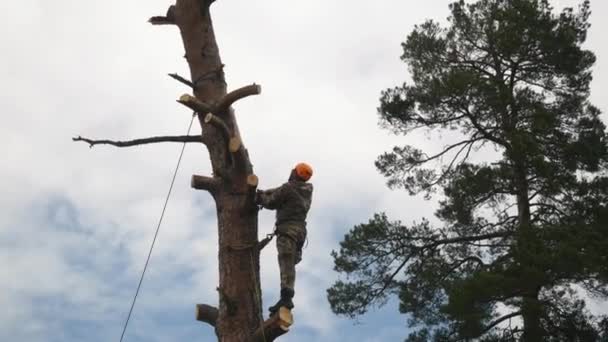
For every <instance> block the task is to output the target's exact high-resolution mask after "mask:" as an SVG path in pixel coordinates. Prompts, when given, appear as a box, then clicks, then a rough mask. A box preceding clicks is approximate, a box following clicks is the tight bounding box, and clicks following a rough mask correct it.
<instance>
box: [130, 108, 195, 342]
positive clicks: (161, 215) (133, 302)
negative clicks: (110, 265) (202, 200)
mask: <svg viewBox="0 0 608 342" xmlns="http://www.w3.org/2000/svg"><path fill="white" fill-rule="evenodd" d="M195 117H196V112H194V113H193V114H192V119H191V120H190V125H189V126H188V131H187V133H186V135H190V130H191V129H192V123H193V122H194V118H195ZM185 149H186V143H185V142H184V144H183V145H182V150H181V152H180V153H179V158H178V159H177V165H176V166H175V172H173V178H172V179H171V185H169V191H168V192H167V197H166V198H165V204H164V205H163V210H162V211H161V213H160V218H159V219H158V225H157V226H156V232H155V233H154V239H152V245H151V246H150V251H149V252H148V257H147V259H146V263H145V264H144V270H143V271H142V272H141V277H140V278H139V284H137V290H136V291H135V296H134V297H133V301H132V302H131V308H130V309H129V314H128V315H127V319H126V321H125V325H124V327H123V329H122V334H121V335H120V342H122V339H123V338H124V336H125V332H126V331H127V326H128V325H129V320H130V319H131V314H132V313H133V308H134V307H135V301H136V300H137V295H138V294H139V290H140V288H141V283H142V282H143V280H144V275H145V274H146V269H147V268H148V263H149V262H150V256H152V249H154V243H155V242H156V238H157V237H158V231H159V230H160V225H161V223H162V222H163V217H164V216H165V211H166V209H167V204H168V203H169V198H170V197H171V191H172V190H173V184H175V178H176V177H177V171H178V170H179V166H180V164H181V162H182V157H183V156H184V150H185Z"/></svg>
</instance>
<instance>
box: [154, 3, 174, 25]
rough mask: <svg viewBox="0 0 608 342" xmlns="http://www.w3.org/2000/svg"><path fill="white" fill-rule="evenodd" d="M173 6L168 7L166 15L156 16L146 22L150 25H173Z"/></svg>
mask: <svg viewBox="0 0 608 342" xmlns="http://www.w3.org/2000/svg"><path fill="white" fill-rule="evenodd" d="M174 11H175V6H174V5H172V6H169V9H168V10H167V14H166V15H165V16H164V17H163V16H156V17H152V18H150V19H148V22H149V23H150V24H152V25H175V12H174Z"/></svg>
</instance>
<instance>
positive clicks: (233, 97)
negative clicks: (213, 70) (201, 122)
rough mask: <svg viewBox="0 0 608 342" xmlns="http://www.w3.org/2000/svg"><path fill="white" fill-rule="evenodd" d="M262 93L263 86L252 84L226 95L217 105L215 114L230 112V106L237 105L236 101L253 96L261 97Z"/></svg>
mask: <svg viewBox="0 0 608 342" xmlns="http://www.w3.org/2000/svg"><path fill="white" fill-rule="evenodd" d="M261 92H262V86H260V85H258V84H255V83H254V84H251V85H248V86H245V87H242V88H239V89H236V90H233V91H231V92H230V93H228V94H226V96H224V97H223V98H222V99H221V100H220V102H219V103H218V104H217V106H215V112H216V113H223V112H225V111H226V110H228V108H230V106H232V104H233V103H235V102H236V101H238V100H240V99H242V98H245V97H247V96H251V95H259V94H260V93H261Z"/></svg>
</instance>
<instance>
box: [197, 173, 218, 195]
mask: <svg viewBox="0 0 608 342" xmlns="http://www.w3.org/2000/svg"><path fill="white" fill-rule="evenodd" d="M219 183H220V181H219V179H218V178H213V177H207V176H199V175H192V179H191V180H190V186H191V187H192V188H193V189H196V190H207V191H209V192H211V193H213V192H214V191H215V190H217V188H218V186H219Z"/></svg>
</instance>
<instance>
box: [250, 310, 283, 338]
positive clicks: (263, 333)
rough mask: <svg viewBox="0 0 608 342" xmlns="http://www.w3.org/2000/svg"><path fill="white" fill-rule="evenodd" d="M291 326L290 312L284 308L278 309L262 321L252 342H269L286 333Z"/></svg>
mask: <svg viewBox="0 0 608 342" xmlns="http://www.w3.org/2000/svg"><path fill="white" fill-rule="evenodd" d="M292 324H293V316H292V314H291V311H290V310H289V309H287V308H285V307H281V308H279V311H278V312H277V313H275V314H274V315H272V316H271V317H270V318H269V319H267V320H266V321H264V323H263V324H262V326H261V327H259V328H258V329H257V330H256V331H255V333H253V336H252V337H251V341H252V342H265V341H266V342H270V341H274V340H275V339H276V338H277V337H279V336H281V335H283V334H285V333H287V332H288V331H289V327H290V326H291V325H292Z"/></svg>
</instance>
